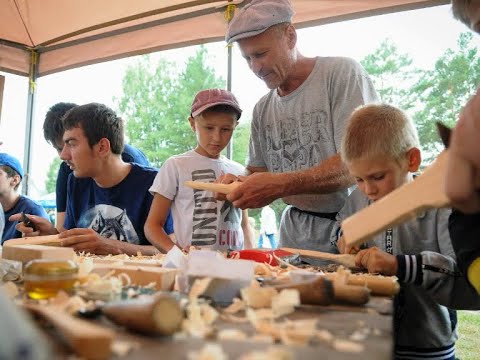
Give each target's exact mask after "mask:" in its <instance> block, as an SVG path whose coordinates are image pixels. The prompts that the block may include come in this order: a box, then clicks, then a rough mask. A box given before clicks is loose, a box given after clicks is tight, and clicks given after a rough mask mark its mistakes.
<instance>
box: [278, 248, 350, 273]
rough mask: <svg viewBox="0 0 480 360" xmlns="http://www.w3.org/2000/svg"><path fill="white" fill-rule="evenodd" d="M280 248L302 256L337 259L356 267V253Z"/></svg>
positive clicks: (339, 261)
mask: <svg viewBox="0 0 480 360" xmlns="http://www.w3.org/2000/svg"><path fill="white" fill-rule="evenodd" d="M280 250H285V251H288V252H291V253H293V254H300V256H307V257H311V258H314V259H322V260H330V261H335V262H336V263H338V264H341V265H343V266H346V267H348V268H354V267H356V266H355V255H351V254H330V253H326V252H321V251H314V250H304V249H293V248H281V249H280Z"/></svg>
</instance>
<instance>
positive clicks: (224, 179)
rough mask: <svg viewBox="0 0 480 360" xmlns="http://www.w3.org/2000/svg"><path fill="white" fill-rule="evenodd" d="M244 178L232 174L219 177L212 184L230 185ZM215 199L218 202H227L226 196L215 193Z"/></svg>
mask: <svg viewBox="0 0 480 360" xmlns="http://www.w3.org/2000/svg"><path fill="white" fill-rule="evenodd" d="M245 178H246V176H235V175H233V174H225V175H221V176H219V177H218V178H217V179H216V180H215V181H214V183H217V184H231V183H233V182H235V181H242V180H243V179H245ZM215 199H217V200H219V201H225V200H227V196H226V195H225V194H221V193H215Z"/></svg>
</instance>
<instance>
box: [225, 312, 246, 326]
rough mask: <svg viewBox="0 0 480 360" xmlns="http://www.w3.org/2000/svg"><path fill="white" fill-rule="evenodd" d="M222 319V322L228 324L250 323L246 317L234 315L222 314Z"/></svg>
mask: <svg viewBox="0 0 480 360" xmlns="http://www.w3.org/2000/svg"><path fill="white" fill-rule="evenodd" d="M220 318H221V319H222V320H225V321H227V322H232V323H239V324H240V323H246V322H248V319H247V317H246V316H235V315H232V314H225V313H223V314H220Z"/></svg>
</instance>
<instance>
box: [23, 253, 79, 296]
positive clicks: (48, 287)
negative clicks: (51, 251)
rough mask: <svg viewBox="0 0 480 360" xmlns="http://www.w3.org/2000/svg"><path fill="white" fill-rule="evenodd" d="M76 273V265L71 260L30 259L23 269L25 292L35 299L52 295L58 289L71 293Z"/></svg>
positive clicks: (55, 293)
mask: <svg viewBox="0 0 480 360" xmlns="http://www.w3.org/2000/svg"><path fill="white" fill-rule="evenodd" d="M77 275H78V266H77V265H76V264H75V263H74V262H73V261H72V260H50V259H38V260H32V261H30V262H28V263H27V265H26V266H25V269H24V271H23V284H24V289H25V293H26V294H27V295H28V297H30V298H31V299H36V300H40V299H47V298H50V297H54V296H55V295H57V293H58V292H59V291H60V290H63V291H65V292H67V293H71V292H72V290H73V285H74V284H75V282H76V281H77Z"/></svg>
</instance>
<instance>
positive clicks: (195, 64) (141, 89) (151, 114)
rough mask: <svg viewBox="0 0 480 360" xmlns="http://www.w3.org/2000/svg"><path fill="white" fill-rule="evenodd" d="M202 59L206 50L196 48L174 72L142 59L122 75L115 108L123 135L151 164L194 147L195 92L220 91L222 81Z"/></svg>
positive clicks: (165, 63) (170, 67) (170, 65)
mask: <svg viewBox="0 0 480 360" xmlns="http://www.w3.org/2000/svg"><path fill="white" fill-rule="evenodd" d="M207 57H208V54H207V50H206V49H205V48H204V47H199V49H198V50H197V52H196V53H195V54H194V55H193V56H191V57H189V58H188V59H187V61H186V65H185V67H184V68H183V69H178V68H177V67H176V66H175V65H174V64H173V63H171V62H168V61H166V60H165V59H161V60H159V61H158V63H156V64H153V62H152V60H151V58H150V57H149V56H144V57H142V58H141V59H140V61H139V62H138V63H136V64H135V65H133V66H131V67H129V68H128V69H127V71H126V73H125V76H124V78H123V95H122V96H121V98H120V99H119V101H118V108H119V110H120V113H121V114H122V115H123V116H124V117H125V119H126V135H127V138H128V139H129V142H130V144H131V145H133V146H135V147H137V148H139V149H141V150H142V151H143V152H144V153H145V155H146V156H147V158H148V159H149V160H150V162H151V163H152V165H154V166H157V167H158V166H160V165H161V164H162V163H163V162H164V161H165V160H166V159H167V158H168V157H170V156H172V155H174V154H181V153H183V152H185V151H188V150H190V149H192V148H193V147H194V146H195V143H196V140H195V136H194V134H193V132H192V130H191V129H190V127H189V125H188V121H187V118H188V116H189V114H190V106H191V103H192V100H193V98H194V96H195V94H196V93H197V92H198V91H200V90H202V89H207V88H215V87H216V88H224V87H225V81H224V80H223V79H222V78H221V77H217V76H216V74H215V70H214V69H213V68H212V67H210V66H208V58H207Z"/></svg>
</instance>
